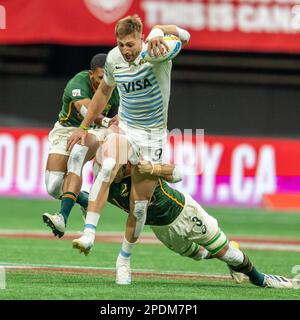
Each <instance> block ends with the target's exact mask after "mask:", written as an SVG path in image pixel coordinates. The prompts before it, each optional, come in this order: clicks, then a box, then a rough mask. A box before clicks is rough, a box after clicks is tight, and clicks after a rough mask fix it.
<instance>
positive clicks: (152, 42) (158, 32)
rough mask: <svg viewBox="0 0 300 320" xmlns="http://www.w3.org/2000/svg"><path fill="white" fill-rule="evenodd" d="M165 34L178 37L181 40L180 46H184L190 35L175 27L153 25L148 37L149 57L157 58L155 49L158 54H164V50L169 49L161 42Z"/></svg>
mask: <svg viewBox="0 0 300 320" xmlns="http://www.w3.org/2000/svg"><path fill="white" fill-rule="evenodd" d="M165 34H172V35H174V36H177V37H179V39H180V40H181V43H182V46H185V45H186V44H187V43H188V42H189V40H190V34H189V32H188V31H186V30H184V29H182V28H179V27H177V26H176V25H172V24H170V25H155V26H154V27H153V28H152V29H151V31H150V33H149V35H148V37H147V41H148V52H149V54H150V55H151V56H153V55H154V56H157V55H158V53H157V48H158V49H159V52H160V54H162V55H163V54H164V48H163V47H165V49H166V50H167V51H169V48H168V46H167V44H166V43H165V41H164V40H163V37H164V35H165Z"/></svg>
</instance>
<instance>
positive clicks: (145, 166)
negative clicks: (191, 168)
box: [137, 161, 182, 183]
mask: <svg viewBox="0 0 300 320" xmlns="http://www.w3.org/2000/svg"><path fill="white" fill-rule="evenodd" d="M137 167H138V170H139V172H140V173H141V174H145V173H150V174H151V175H153V176H158V177H161V178H163V179H164V180H166V181H167V182H173V183H174V182H179V181H181V180H182V176H181V172H180V170H179V169H178V168H177V167H176V166H174V165H173V164H153V163H151V162H149V161H140V162H139V163H138V165H137Z"/></svg>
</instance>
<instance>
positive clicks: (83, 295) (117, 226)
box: [0, 199, 300, 300]
mask: <svg viewBox="0 0 300 320" xmlns="http://www.w3.org/2000/svg"><path fill="white" fill-rule="evenodd" d="M0 205H1V213H0V214H1V219H0V221H1V223H0V229H1V230H0V244H1V245H0V247H1V253H0V266H1V265H3V266H5V267H6V268H5V270H6V289H4V290H0V300H2V299H145V300H147V299H187V300H189V299H247V300H249V299H258V300H261V299H276V300H278V299H299V298H300V294H299V290H296V289H263V288H258V287H255V286H253V285H251V284H250V283H248V282H245V283H243V284H236V283H234V282H233V281H232V280H231V278H230V277H229V273H228V270H227V268H226V266H225V265H224V264H223V263H222V262H220V261H217V260H214V259H212V260H205V261H194V260H192V259H189V258H184V257H181V256H179V255H176V254H175V253H173V252H171V251H170V250H168V249H167V248H165V247H164V246H163V245H161V244H156V243H154V244H146V243H140V244H139V245H137V246H136V248H135V250H134V254H133V258H132V268H133V283H132V285H130V286H121V287H120V286H117V285H116V284H115V282H114V266H115V260H116V257H117V255H118V252H119V249H120V243H110V242H107V241H105V242H96V243H95V246H94V248H93V250H92V252H91V253H90V255H88V256H87V257H85V256H84V255H80V254H79V253H78V252H77V251H76V250H73V249H72V246H71V239H69V238H68V237H67V239H55V238H54V237H53V239H52V238H49V239H42V238H41V237H40V236H41V235H45V233H46V234H49V235H51V234H50V232H49V230H48V229H47V227H46V226H45V225H44V224H43V223H42V219H41V214H42V213H43V212H45V211H46V212H50V213H53V212H55V211H57V209H58V206H59V203H58V202H57V201H46V200H29V199H28V200H21V199H0ZM208 211H209V212H210V213H211V214H212V215H213V216H214V217H216V218H217V219H218V221H219V224H220V226H221V227H222V229H223V230H224V231H225V233H226V234H227V235H229V236H230V237H231V238H233V239H234V238H235V237H243V236H247V237H248V238H250V240H251V237H252V238H253V236H256V237H258V236H259V237H260V239H261V238H266V239H271V238H272V245H273V247H271V248H263V247H260V246H259V245H261V244H260V243H257V242H255V241H254V242H253V243H252V244H253V245H257V249H256V248H255V247H254V249H255V250H253V249H251V250H250V249H249V248H248V249H245V250H244V251H245V252H246V253H247V254H248V255H249V257H250V258H251V260H252V262H253V264H254V265H255V266H256V267H257V269H258V270H260V271H262V272H265V273H271V274H279V275H284V276H286V277H288V278H293V277H295V276H296V274H295V273H293V270H292V268H293V267H294V266H295V265H298V264H300V262H299V261H300V250H299V248H300V244H299V243H300V242H299V241H300V235H299V226H300V215H298V214H280V213H266V212H264V211H262V210H253V209H252V210H251V209H247V210H246V209H228V208H227V209H225V208H218V209H216V208H208ZM125 220H126V214H123V213H122V212H121V211H120V210H118V209H115V208H114V207H112V206H107V207H106V209H105V210H104V212H103V216H102V217H101V220H100V224H99V227H98V232H100V234H101V232H103V233H104V232H107V231H119V232H123V230H124V223H125ZM82 226H83V222H82V219H81V217H80V210H79V209H78V208H77V207H76V208H75V209H74V210H73V213H72V216H71V218H70V222H69V225H68V228H69V230H70V231H73V232H74V231H75V232H77V231H80V230H82ZM24 232H27V233H29V232H31V233H30V234H27V237H26V238H24V237H23V236H22V233H24ZM150 232H151V230H150V228H149V227H147V228H146V229H145V233H146V234H147V235H148V234H149V233H150ZM276 239H277V240H278V243H277V242H276V241H275V240H276ZM288 239H289V240H290V243H291V244H293V241H291V240H294V242H295V243H296V244H294V245H290V246H288V245H287V246H284V245H282V243H281V241H282V242H283V243H285V242H286V243H287V242H288V241H287V240H288ZM280 244H281V246H280ZM241 247H242V246H241ZM245 248H247V247H245Z"/></svg>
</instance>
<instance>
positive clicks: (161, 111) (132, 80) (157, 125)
mask: <svg viewBox="0 0 300 320" xmlns="http://www.w3.org/2000/svg"><path fill="white" fill-rule="evenodd" d="M143 46H144V47H145V46H146V44H145V43H143ZM104 69H105V72H104V81H105V82H106V83H107V84H108V85H109V86H115V85H116V86H117V88H118V91H119V95H120V106H119V118H120V120H121V121H122V122H125V123H127V125H128V126H130V127H133V128H139V129H151V130H152V129H166V128H167V118H168V104H169V97H170V84H171V69H172V62H171V61H164V62H156V63H149V62H146V61H144V60H143V59H142V57H141V55H139V56H138V57H137V58H136V59H135V61H134V62H132V63H128V62H127V61H126V60H125V59H124V58H123V56H122V54H121V52H120V50H119V48H118V47H115V48H114V49H112V50H111V51H110V52H109V53H108V55H107V59H106V64H105V68H104Z"/></svg>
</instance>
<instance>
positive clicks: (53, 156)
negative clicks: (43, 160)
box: [43, 53, 119, 237]
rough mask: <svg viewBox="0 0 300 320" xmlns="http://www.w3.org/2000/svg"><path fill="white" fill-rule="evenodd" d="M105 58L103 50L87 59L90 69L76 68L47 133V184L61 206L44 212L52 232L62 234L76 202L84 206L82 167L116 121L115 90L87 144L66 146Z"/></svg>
mask: <svg viewBox="0 0 300 320" xmlns="http://www.w3.org/2000/svg"><path fill="white" fill-rule="evenodd" d="M105 61H106V54H102V53H100V54H97V55H95V56H94V57H93V58H92V60H91V62H90V70H89V71H88V70H86V71H81V72H79V73H78V74H76V75H75V76H74V77H73V78H72V79H71V80H70V81H69V82H68V83H67V86H66V88H65V90H64V94H63V97H62V109H61V111H60V113H59V115H58V121H57V122H56V123H55V125H54V128H53V129H52V131H51V132H50V133H49V136H48V141H49V154H48V160H47V165H46V173H45V182H46V188H47V192H48V193H49V195H51V196H52V197H53V198H56V199H61V207H60V211H59V213H58V214H49V213H44V214H43V221H44V222H45V223H46V224H47V225H48V226H49V227H50V228H51V229H52V231H53V233H54V235H55V236H59V237H62V236H63V235H64V232H65V228H66V223H67V220H68V216H69V214H70V212H71V209H72V208H73V206H74V204H75V202H77V203H78V204H79V205H80V206H81V208H82V209H83V210H86V208H87V205H88V194H87V193H85V192H82V191H80V189H81V184H82V178H81V174H82V168H83V166H84V164H85V163H86V162H87V161H89V160H91V159H93V157H94V154H95V152H96V150H97V148H98V146H99V143H100V142H102V141H103V140H104V138H105V136H106V134H107V133H108V129H107V128H108V126H109V125H110V124H112V123H116V121H117V113H118V107H119V95H118V92H117V90H114V91H113V94H112V96H111V98H110V100H109V101H108V103H107V105H106V107H105V108H104V110H103V112H102V113H101V114H99V116H98V118H97V119H96V120H95V121H94V123H93V124H92V125H91V126H90V128H89V130H88V138H87V143H86V145H85V146H81V145H76V146H75V147H74V148H73V150H72V152H70V151H68V150H67V140H68V138H69V137H70V136H71V134H72V133H73V132H74V130H75V129H76V128H78V127H79V126H80V124H81V122H82V120H83V118H84V116H85V115H86V113H87V110H88V108H89V105H90V102H91V100H92V98H93V95H94V93H95V91H96V90H97V88H98V86H99V84H100V83H101V81H102V78H103V74H104V65H105Z"/></svg>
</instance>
